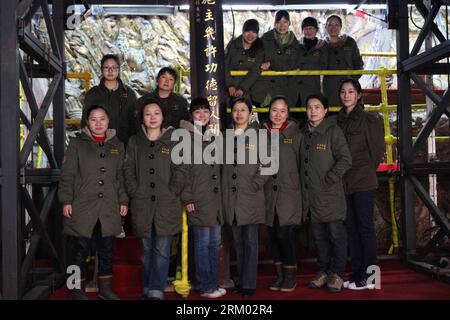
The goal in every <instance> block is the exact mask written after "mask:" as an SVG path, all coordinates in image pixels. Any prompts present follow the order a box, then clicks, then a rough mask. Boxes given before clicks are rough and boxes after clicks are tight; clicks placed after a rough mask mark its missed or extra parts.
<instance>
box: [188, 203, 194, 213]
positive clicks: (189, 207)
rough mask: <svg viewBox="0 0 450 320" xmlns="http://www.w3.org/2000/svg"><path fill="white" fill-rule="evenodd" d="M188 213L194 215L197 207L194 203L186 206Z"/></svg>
mask: <svg viewBox="0 0 450 320" xmlns="http://www.w3.org/2000/svg"><path fill="white" fill-rule="evenodd" d="M186 211H187V213H193V212H194V211H195V205H194V204H193V203H188V204H187V205H186Z"/></svg>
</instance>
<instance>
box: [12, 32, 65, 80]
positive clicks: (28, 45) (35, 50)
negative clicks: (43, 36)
mask: <svg viewBox="0 0 450 320" xmlns="http://www.w3.org/2000/svg"><path fill="white" fill-rule="evenodd" d="M19 42H20V49H22V50H23V51H24V52H25V53H26V54H28V55H29V56H30V57H31V58H33V60H35V61H37V62H38V63H39V64H40V65H41V66H43V67H44V68H48V70H49V72H51V73H52V74H57V73H61V72H62V70H63V66H62V63H61V60H60V59H58V57H57V56H56V55H55V54H54V53H52V52H50V50H48V49H47V48H45V47H44V45H43V44H42V43H41V42H40V41H39V40H38V39H37V38H36V37H35V36H34V35H33V34H32V33H31V32H30V31H28V30H26V29H25V28H22V29H21V30H19Z"/></svg>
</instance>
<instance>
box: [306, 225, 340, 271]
mask: <svg viewBox="0 0 450 320" xmlns="http://www.w3.org/2000/svg"><path fill="white" fill-rule="evenodd" d="M312 233H313V235H314V242H315V245H316V250H317V264H318V266H319V271H320V272H322V273H326V274H331V273H337V274H338V275H339V277H341V278H342V277H343V276H344V273H345V266H346V264H347V232H346V230H345V225H344V222H343V221H333V222H325V223H313V224H312Z"/></svg>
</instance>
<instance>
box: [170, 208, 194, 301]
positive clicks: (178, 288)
mask: <svg viewBox="0 0 450 320" xmlns="http://www.w3.org/2000/svg"><path fill="white" fill-rule="evenodd" d="M188 256H189V255H188V224H187V214H186V210H183V224H182V230H181V279H177V280H175V281H173V282H172V284H173V287H174V288H175V292H176V293H178V294H179V295H181V296H182V297H183V298H187V297H188V295H189V292H190V291H191V284H190V283H189V279H188Z"/></svg>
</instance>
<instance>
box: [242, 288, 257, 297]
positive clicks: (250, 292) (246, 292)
mask: <svg viewBox="0 0 450 320" xmlns="http://www.w3.org/2000/svg"><path fill="white" fill-rule="evenodd" d="M241 294H242V296H243V297H250V296H252V295H254V294H255V289H244V288H242V289H241Z"/></svg>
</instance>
